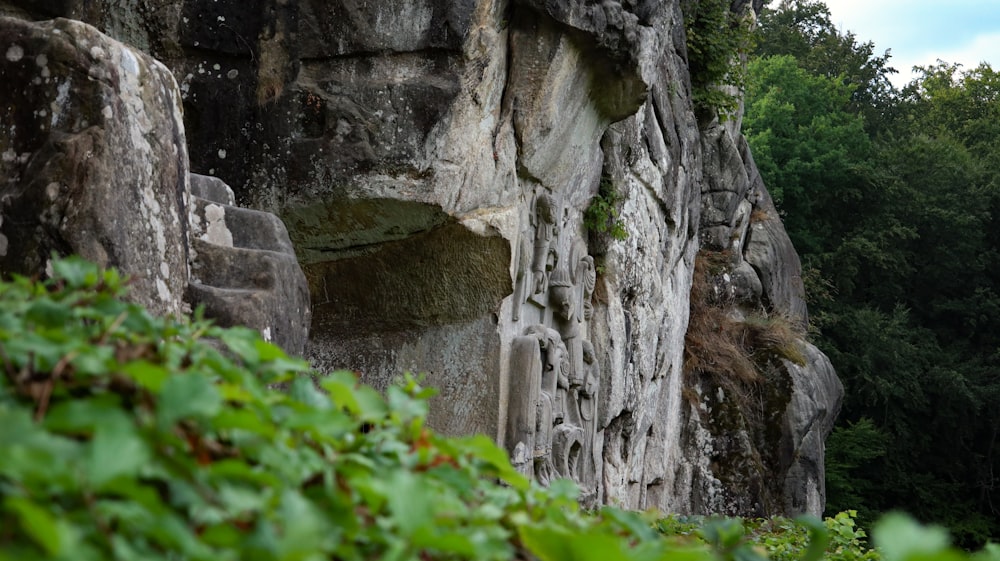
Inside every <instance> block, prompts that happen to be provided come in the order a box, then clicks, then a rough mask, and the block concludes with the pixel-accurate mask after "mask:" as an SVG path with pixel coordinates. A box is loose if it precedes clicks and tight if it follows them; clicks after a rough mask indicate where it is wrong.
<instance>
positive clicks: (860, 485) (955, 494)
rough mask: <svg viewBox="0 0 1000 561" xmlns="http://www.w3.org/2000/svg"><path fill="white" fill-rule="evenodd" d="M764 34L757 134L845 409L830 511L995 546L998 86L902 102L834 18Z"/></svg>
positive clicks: (923, 90)
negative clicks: (906, 521) (903, 518)
mask: <svg viewBox="0 0 1000 561" xmlns="http://www.w3.org/2000/svg"><path fill="white" fill-rule="evenodd" d="M760 28H761V32H762V37H761V39H760V41H759V43H758V45H759V47H758V50H759V52H758V55H759V57H758V58H757V59H755V60H753V61H751V63H750V65H749V83H748V88H747V96H746V112H747V114H746V118H745V121H744V123H745V134H746V135H747V138H748V141H749V142H750V145H751V148H752V149H753V152H754V157H755V159H756V161H757V163H758V165H759V167H760V169H761V173H762V175H763V177H764V179H765V182H766V183H767V185H768V188H769V189H770V190H772V192H773V193H774V194H775V199H776V203H777V204H778V207H779V210H781V211H782V212H783V213H785V221H786V227H787V229H788V231H789V235H790V236H791V237H792V240H793V242H794V243H795V245H796V248H797V249H798V250H799V252H800V254H801V255H802V257H803V262H804V264H805V265H806V272H807V274H806V278H807V279H810V280H811V284H812V285H813V286H814V287H820V288H822V289H823V290H822V291H814V294H825V295H826V297H825V298H818V299H814V300H813V301H812V302H811V308H812V309H811V312H812V314H811V315H812V316H813V317H815V318H817V320H818V321H817V323H818V328H819V333H818V335H817V341H816V342H817V344H818V345H820V347H821V348H822V349H823V350H824V351H825V352H826V353H827V354H828V355H829V356H830V358H831V360H832V361H833V363H834V366H835V367H836V368H837V371H838V374H839V375H840V376H841V378H842V380H843V381H844V384H845V389H846V392H847V393H846V396H845V402H844V409H843V412H842V414H841V419H840V421H839V422H838V427H836V428H835V432H834V434H833V436H832V437H831V438H830V440H829V442H828V459H829V465H828V472H829V476H830V478H829V489H828V490H829V502H830V506H831V507H833V508H836V509H844V508H857V509H858V510H859V511H860V513H861V515H862V518H867V519H868V520H871V519H872V518H871V517H873V516H875V515H876V514H877V513H879V512H884V511H887V510H890V509H904V510H907V511H910V512H912V513H913V514H915V515H917V516H919V517H920V518H923V519H925V520H933V521H936V522H940V523H944V524H946V525H948V526H949V527H951V528H952V530H953V531H954V532H955V534H956V535H957V536H958V538H959V539H960V540H961V541H962V542H963V543H964V544H966V545H972V544H974V543H976V542H981V541H985V540H987V539H994V540H996V539H1000V518H998V516H997V514H998V511H997V509H998V508H1000V497H997V500H996V501H995V500H994V496H993V495H994V493H995V491H994V489H995V488H996V487H997V484H998V483H1000V461H998V456H1000V454H998V453H997V452H996V449H997V448H998V447H997V440H998V439H997V436H998V434H1000V297H998V295H1000V246H998V244H1000V242H998V240H997V235H996V234H997V233H998V232H1000V228H998V226H1000V224H998V220H1000V214H998V211H1000V196H998V191H1000V173H998V172H1000V140H998V139H1000V77H998V75H997V73H996V72H994V71H993V70H992V68H990V67H989V66H988V65H983V66H980V67H978V68H976V69H972V70H968V71H963V70H962V69H961V67H960V66H958V65H953V64H948V63H944V62H941V63H939V64H937V65H933V66H930V67H926V68H923V69H920V76H919V77H918V78H917V79H916V80H914V81H913V82H912V83H911V84H909V85H908V86H907V87H905V88H903V89H902V90H901V91H897V90H895V89H894V88H893V87H892V86H891V84H889V82H888V76H889V74H890V73H891V72H892V69H891V67H889V66H888V61H889V53H888V52H886V53H885V54H883V55H876V54H875V52H874V47H873V45H872V44H871V43H859V42H858V41H857V39H856V38H855V36H854V35H853V34H851V33H842V32H841V31H839V30H837V29H836V28H835V27H834V26H833V25H832V24H831V22H830V17H829V11H828V10H827V9H826V7H825V6H824V5H823V4H822V3H821V2H816V1H806V0H796V1H786V2H782V3H781V5H780V6H779V8H778V9H776V10H773V11H765V12H764V13H763V14H762V16H761V25H760ZM994 502H996V503H997V504H996V506H994Z"/></svg>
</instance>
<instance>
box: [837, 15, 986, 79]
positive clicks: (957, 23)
mask: <svg viewBox="0 0 1000 561" xmlns="http://www.w3.org/2000/svg"><path fill="white" fill-rule="evenodd" d="M823 3H824V4H826V6H827V7H828V8H829V9H830V15H831V20H832V21H833V23H834V25H836V26H837V27H838V28H840V30H841V31H853V32H854V34H855V36H856V37H857V39H858V42H860V43H864V42H867V41H872V42H873V43H875V53H876V54H882V53H883V52H885V50H886V49H891V54H892V58H891V59H889V64H890V65H891V66H892V67H893V68H895V69H896V70H899V74H896V75H894V76H893V77H892V81H893V83H894V84H896V85H897V86H902V85H904V84H906V83H908V82H909V81H910V79H912V78H913V77H914V74H913V73H912V72H911V70H910V69H911V67H913V66H914V65H920V66H927V65H931V64H934V63H935V62H936V61H937V59H941V60H943V61H945V62H957V63H961V64H962V65H963V66H962V68H963V69H966V70H971V69H973V68H975V67H977V66H979V63H980V62H988V63H989V64H990V66H991V67H993V69H1000V0H824V1H823Z"/></svg>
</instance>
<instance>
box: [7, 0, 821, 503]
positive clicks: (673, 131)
mask: <svg viewBox="0 0 1000 561" xmlns="http://www.w3.org/2000/svg"><path fill="white" fill-rule="evenodd" d="M137 1H141V0H137ZM160 3H166V4H170V6H171V8H170V10H171V12H170V13H176V14H178V21H179V22H181V23H179V24H177V25H174V26H169V25H168V26H165V27H163V28H162V31H161V32H160V35H162V37H160V38H158V39H156V40H155V41H153V40H149V42H150V44H157V45H170V44H178V45H181V44H182V45H184V46H185V47H187V48H188V49H189V50H188V51H187V52H188V54H186V55H183V56H182V55H180V54H179V53H175V56H171V57H168V59H169V61H168V63H169V65H170V67H171V68H172V69H174V71H175V73H176V74H177V76H178V80H179V82H180V87H181V91H182V95H183V98H184V104H185V108H186V110H187V112H186V122H187V125H188V130H189V137H188V138H189V139H190V142H191V143H192V147H193V148H192V158H193V161H194V165H195V166H196V167H197V169H202V170H206V171H209V172H210V173H215V174H218V175H222V176H224V177H226V178H227V179H229V182H230V184H232V185H233V187H234V191H235V192H236V197H237V199H238V200H240V201H241V202H244V203H248V204H250V205H251V206H253V207H255V208H258V209H261V210H269V211H272V212H274V213H276V214H278V215H280V216H282V217H283V218H285V219H286V222H287V223H288V224H289V226H290V231H289V236H290V240H291V243H293V244H294V246H295V248H296V250H297V251H298V252H299V255H300V257H301V258H302V260H303V263H304V264H305V269H306V274H307V276H308V278H309V286H310V290H311V295H312V298H313V300H314V301H316V302H317V303H318V304H317V313H316V316H315V321H314V323H313V331H312V339H311V344H310V349H309V355H310V357H311V358H312V360H313V361H314V362H315V363H316V364H317V365H318V366H320V367H322V368H334V367H336V368H340V367H343V368H350V369H353V370H357V371H359V372H361V373H362V376H363V379H364V380H366V381H369V382H372V383H374V384H375V385H376V386H379V387H384V386H385V385H386V384H388V383H389V382H390V380H391V379H392V378H394V377H395V376H397V375H399V373H400V372H401V371H402V370H407V369H409V370H417V371H424V372H427V382H428V383H429V384H430V385H432V386H436V387H438V388H440V389H441V392H442V393H441V396H440V397H439V398H437V399H436V400H435V401H433V402H432V410H431V424H432V425H433V426H435V427H436V428H439V429H441V430H444V431H445V432H448V433H451V434H461V433H468V432H483V433H486V434H489V435H491V436H494V437H496V438H497V439H498V441H500V442H501V443H503V444H504V445H505V446H506V447H507V448H508V450H509V451H510V452H511V454H512V458H513V459H514V461H515V463H516V464H518V465H519V467H520V468H521V469H522V470H523V471H524V472H525V473H529V474H531V475H532V476H534V477H537V478H539V479H540V480H543V481H544V480H546V479H547V478H551V477H554V476H559V475H563V476H569V477H571V478H573V479H575V480H577V481H578V482H580V483H581V485H582V486H583V489H584V497H585V500H586V501H587V502H590V503H611V504H619V505H621V506H625V507H629V508H637V509H641V508H650V507H656V508H660V509H663V510H667V511H675V512H703V513H704V512H725V513H728V514H758V513H766V514H772V513H779V512H784V513H789V514H791V513H796V512H799V511H810V512H813V513H818V508H819V505H821V503H822V486H821V483H820V482H821V481H822V446H821V442H822V439H823V438H824V437H825V432H826V431H828V430H829V426H830V422H832V418H833V416H834V415H835V414H836V409H837V399H838V396H839V393H838V392H839V389H838V386H837V384H836V377H835V375H834V374H833V373H832V370H830V369H829V368H828V364H826V363H824V362H823V358H821V357H820V355H816V354H815V352H814V349H809V350H808V353H807V354H808V357H809V358H808V360H807V361H806V362H805V365H804V366H796V365H793V364H786V365H785V366H784V367H783V369H781V368H779V369H778V370H776V373H775V376H774V377H773V380H770V379H769V381H768V382H767V384H765V386H763V387H764V388H765V389H766V391H767V392H768V395H769V396H770V397H769V400H768V401H767V403H768V406H769V407H770V408H771V409H770V410H769V411H768V412H767V418H768V419H770V420H772V421H774V422H773V423H772V424H770V425H767V426H768V427H770V426H773V427H777V430H776V432H773V433H767V434H768V436H767V437H766V439H765V440H767V442H766V443H765V446H759V445H758V443H756V442H754V439H753V438H752V435H754V434H763V433H761V431H764V432H766V430H768V429H767V427H765V426H764V424H765V423H763V422H762V421H760V420H754V419H749V418H745V417H740V416H738V415H737V416H732V415H728V416H727V413H726V410H727V403H729V401H728V400H729V399H730V397H731V396H727V394H726V392H725V391H722V392H721V393H720V388H718V387H709V386H704V385H703V382H702V381H694V382H693V381H691V380H686V379H685V372H684V335H685V331H686V329H687V325H688V316H689V307H690V294H691V287H692V274H693V270H694V263H695V255H696V253H697V252H698V250H699V248H701V247H706V248H711V249H714V250H716V251H728V252H730V255H731V265H732V267H731V269H730V270H728V271H727V273H726V275H728V278H726V279H723V280H722V281H720V283H719V285H718V287H717V288H718V291H719V294H724V295H726V297H727V298H731V299H733V300H734V301H738V302H743V303H747V304H746V305H747V306H750V304H749V303H752V305H753V306H764V307H766V308H767V309H768V310H770V311H773V312H774V313H780V314H786V315H788V317H790V318H793V319H794V320H795V321H797V322H799V323H802V324H804V322H805V321H806V311H805V305H804V299H803V292H802V283H801V279H800V278H798V276H799V270H798V267H799V265H798V259H797V257H796V256H795V254H794V251H793V250H792V248H791V245H790V243H789V242H788V238H787V236H786V235H785V234H784V231H783V229H782V228H781V224H780V220H778V218H777V213H776V212H774V208H773V205H772V204H771V203H770V199H769V198H768V197H767V194H766V190H765V189H764V186H763V185H762V184H761V182H760V178H759V174H758V173H757V172H756V170H755V168H754V165H753V162H752V158H751V157H750V155H749V152H748V151H747V150H746V147H745V142H744V141H743V140H742V139H741V138H740V137H739V136H738V134H737V130H738V123H739V120H738V119H736V120H734V121H730V122H728V123H725V124H723V125H719V124H713V123H701V125H700V126H699V123H698V121H697V119H696V117H695V113H694V111H693V108H692V103H691V97H690V78H689V75H688V70H687V63H686V60H685V57H686V47H685V44H684V43H685V39H684V31H683V29H684V28H683V20H682V14H681V2H680V1H678V0H623V1H620V2H619V1H615V0H610V1H606V2H600V3H593V2H582V1H580V2H578V1H576V0H558V1H546V2H542V1H536V0H518V1H512V2H506V1H501V0H461V1H453V2H444V1H441V0H401V1H400V2H396V3H394V4H393V6H392V8H391V9H390V8H389V7H388V5H387V4H378V3H371V2H368V3H355V2H341V1H333V2H320V1H319V0H302V1H299V2H284V1H277V0H275V1H274V2H264V3H262V4H263V5H262V6H260V8H261V9H260V10H256V9H246V8H244V6H243V4H242V3H240V2H236V1H235V0H232V1H222V0H220V1H218V2H207V1H189V2H180V1H179V0H177V1H175V2H172V3H171V2H168V1H167V0H163V1H162V2H160ZM68 4H69V5H73V4H74V2H72V1H70V2H68ZM733 4H734V9H735V8H740V7H741V6H742V5H743V4H745V2H734V3H733ZM756 4H757V6H756V7H757V8H759V7H760V6H759V4H760V2H756ZM150 5H152V4H150ZM185 18H186V19H185ZM13 54H16V53H13ZM12 56H13V55H12ZM602 183H604V184H605V185H606V186H610V187H611V188H613V189H614V190H615V191H616V192H618V193H619V194H620V195H621V196H622V199H623V200H622V202H621V203H620V208H619V211H620V218H621V220H622V222H623V224H624V226H625V228H626V229H627V231H628V233H629V237H628V238H627V239H625V240H611V239H609V238H607V237H604V236H600V235H595V234H592V233H588V232H587V231H586V229H585V228H584V226H583V213H584V210H585V209H586V208H587V206H588V204H589V202H590V200H591V198H592V197H593V196H594V195H595V194H596V193H597V192H598V189H599V186H600V185H601V184H602ZM205 208H207V206H206V207H205ZM224 210H225V211H226V212H225V214H226V217H227V218H228V216H229V213H230V210H229V209H224ZM227 227H228V228H229V230H230V231H231V233H232V235H233V239H234V245H238V243H236V241H235V240H236V239H237V238H238V237H239V236H238V235H237V233H236V231H235V230H233V229H232V227H231V226H229V225H228V222H227ZM206 232H207V229H206ZM224 240H225V238H224ZM221 297H222V296H220V298H221ZM807 349H808V347H807ZM754 423H757V424H758V426H753V425H754ZM755 431H756V432H755ZM788 451H791V453H790V454H786V452H788ZM720 458H723V459H726V458H728V459H730V460H731V461H730V465H723V466H720V465H719V461H720ZM762 482H764V483H766V485H765V484H763V483H762ZM765 487H766V492H763V491H761V489H763V488H765Z"/></svg>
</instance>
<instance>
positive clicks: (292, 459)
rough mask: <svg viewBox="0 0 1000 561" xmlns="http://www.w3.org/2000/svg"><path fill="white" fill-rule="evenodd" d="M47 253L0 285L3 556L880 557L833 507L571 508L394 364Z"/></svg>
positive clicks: (895, 548)
mask: <svg viewBox="0 0 1000 561" xmlns="http://www.w3.org/2000/svg"><path fill="white" fill-rule="evenodd" d="M53 269H54V273H55V274H54V276H53V279H52V280H49V281H45V282H32V281H29V280H27V279H23V278H18V279H15V280H14V281H12V282H6V283H2V282H0V561H31V560H36V559H38V560H42V559H44V560H73V561H88V560H123V561H124V560H143V561H145V560H171V561H174V560H206V561H208V560H212V561H216V560H223V561H225V560H233V561H236V560H240V561H243V560H247V561H256V560H282V561H298V560H301V561H311V560H320V559H336V560H353V559H365V560H375V559H393V560H395V559H399V560H411V559H412V560H420V561H426V560H436V559H442V560H445V559H447V560H458V559H476V560H489V559H538V560H540V561H606V560H608V559H623V560H624V559H630V560H649V561H654V560H663V561H667V560H687V561H749V560H754V559H767V556H769V555H770V556H771V558H773V559H802V560H804V561H815V560H817V559H820V558H823V559H835V560H853V559H876V558H877V557H875V556H874V555H875V554H874V553H872V552H870V551H868V550H865V549H864V544H863V541H862V538H863V537H864V534H863V533H862V532H861V531H860V530H858V529H856V528H854V525H853V519H852V518H850V515H849V514H848V515H844V516H846V518H845V517H843V516H841V515H838V517H836V518H835V519H827V522H826V526H823V525H822V524H820V523H818V522H816V523H814V524H812V525H809V524H806V526H804V527H803V526H798V525H796V524H795V523H793V522H790V521H766V522H765V521H760V522H754V521H750V522H747V523H746V525H744V524H743V523H741V522H740V521H737V520H715V519H704V518H688V519H680V518H675V517H670V518H664V519H660V520H656V518H655V516H654V515H653V514H651V513H647V514H640V513H634V512H625V511H621V510H618V509H614V508H604V509H601V510H600V511H598V512H582V511H581V510H580V509H579V507H578V503H577V500H576V499H577V489H576V487H575V486H574V485H573V484H572V483H570V482H568V481H556V482H554V483H553V484H552V486H551V487H549V488H547V489H542V488H539V487H537V486H535V485H534V484H531V483H530V482H529V481H527V480H526V479H525V478H524V477H523V476H521V475H520V474H518V473H517V472H515V471H514V469H513V468H512V467H511V465H510V463H509V461H508V459H507V456H506V454H505V453H504V452H503V451H502V450H501V449H499V448H497V447H496V445H494V444H493V443H492V442H491V441H490V440H489V439H488V438H486V437H484V436H472V437H466V438H444V437H441V436H438V435H436V434H435V433H434V432H433V431H431V430H429V429H428V428H427V427H426V426H425V416H426V413H427V401H426V398H427V396H428V395H429V391H428V390H426V389H424V388H421V387H420V385H419V384H418V383H417V381H416V380H414V379H413V378H412V377H409V376H407V377H404V378H403V379H402V380H401V381H400V383H399V384H397V385H394V386H392V387H390V388H389V389H388V390H387V392H386V394H385V395H384V396H383V395H381V394H379V393H378V392H376V391H375V390H373V389H372V388H370V387H367V386H364V385H361V384H359V383H358V382H357V380H356V378H355V376H354V375H353V374H352V373H348V372H338V373H333V374H330V375H328V376H324V377H317V376H316V373H315V372H312V371H311V370H309V368H308V366H307V365H306V364H305V363H304V362H302V361H299V360H292V359H289V358H288V357H287V356H286V355H285V354H284V353H283V352H282V351H281V350H280V349H278V348H277V347H275V346H274V345H271V344H270V343H267V342H264V341H263V340H261V339H260V337H259V336H258V335H257V334H256V333H254V332H252V331H250V330H247V329H221V328H218V327H214V326H212V325H211V324H209V323H207V322H205V321H203V320H202V319H200V318H198V317H196V318H195V319H193V320H190V321H178V320H174V319H169V318H168V319H164V318H156V317H152V316H151V315H150V314H148V313H147V312H146V311H145V310H143V309H142V308H140V307H138V306H135V305H132V304H128V303H126V302H123V301H122V300H121V299H120V296H121V294H122V291H123V290H124V288H125V283H124V282H123V281H122V279H121V278H120V277H119V276H118V274H117V273H115V272H114V271H100V270H98V269H97V268H96V267H95V266H93V265H91V264H88V263H85V262H83V261H81V260H78V259H68V260H62V261H55V262H54V265H53ZM276 387H282V388H284V390H277V389H274V388H276ZM885 527H886V528H888V529H887V530H884V531H882V533H883V534H885V535H886V536H887V537H886V538H885V540H886V541H885V543H886V544H887V546H886V555H885V559H886V561H917V560H918V559H955V560H964V559H967V557H965V555H964V554H963V553H961V552H957V551H955V550H953V549H951V548H950V547H949V546H948V544H947V540H946V539H944V540H942V538H941V535H940V531H939V530H932V531H931V532H930V533H929V534H928V535H929V536H930V538H933V539H930V538H928V539H923V538H921V539H919V540H916V539H912V537H913V536H914V535H915V534H920V533H921V529H920V527H918V526H916V525H915V523H913V522H912V521H909V520H907V519H898V518H894V519H892V520H890V521H888V522H887V523H886V524H885ZM803 528H805V529H803ZM879 532H880V530H878V529H877V530H876V539H879V536H880V534H879ZM897 536H901V537H897ZM908 544H909V545H908ZM913 544H916V545H913ZM922 551H923V552H928V551H929V552H931V554H932V556H930V557H928V556H926V555H924V554H923V553H921V552H922ZM817 552H819V555H821V556H822V557H817V556H816V554H817ZM845 552H855V553H857V555H856V556H854V557H851V556H849V555H848V553H845ZM939 553H940V554H942V555H945V556H944V557H935V556H934V555H937V554H939ZM921 555H923V556H921ZM968 558H969V559H977V560H979V559H1000V555H997V551H996V550H993V549H987V550H986V551H984V552H983V553H981V554H980V555H979V556H977V557H968Z"/></svg>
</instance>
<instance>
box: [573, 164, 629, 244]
mask: <svg viewBox="0 0 1000 561" xmlns="http://www.w3.org/2000/svg"><path fill="white" fill-rule="evenodd" d="M622 200H623V197H622V195H621V193H619V192H618V190H617V189H615V186H614V184H613V183H612V182H611V180H610V179H608V178H604V179H601V184H600V187H599V188H598V191H597V194H596V195H594V198H593V199H591V201H590V206H588V207H587V210H585V211H584V213H583V225H584V227H586V228H587V229H588V230H590V231H591V232H596V233H598V234H607V235H609V236H611V238H612V239H615V240H624V239H627V238H628V230H626V229H625V224H624V223H623V222H622V221H621V220H620V219H619V218H618V207H619V205H621V204H622Z"/></svg>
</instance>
